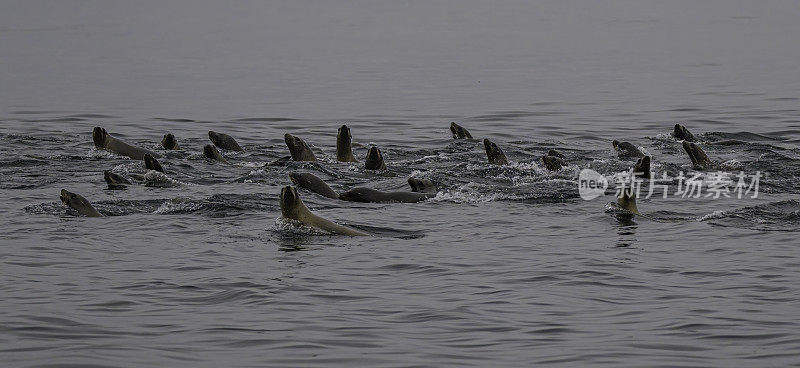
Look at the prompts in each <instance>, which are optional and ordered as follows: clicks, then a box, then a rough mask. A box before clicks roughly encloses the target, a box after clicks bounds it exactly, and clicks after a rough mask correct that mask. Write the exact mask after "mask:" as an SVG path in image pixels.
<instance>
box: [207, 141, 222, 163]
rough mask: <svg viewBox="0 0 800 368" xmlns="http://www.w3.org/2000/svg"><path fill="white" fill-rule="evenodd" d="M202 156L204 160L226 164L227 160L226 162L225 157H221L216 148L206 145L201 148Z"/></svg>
mask: <svg viewBox="0 0 800 368" xmlns="http://www.w3.org/2000/svg"><path fill="white" fill-rule="evenodd" d="M203 156H205V158H209V159H212V160H217V161H220V162H224V163H228V160H226V159H225V157H222V154H221V153H219V150H218V149H217V147H215V146H214V145H212V144H207V145H205V146H203Z"/></svg>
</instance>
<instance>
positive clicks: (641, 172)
mask: <svg viewBox="0 0 800 368" xmlns="http://www.w3.org/2000/svg"><path fill="white" fill-rule="evenodd" d="M633 176H634V177H639V178H642V179H650V156H644V157H642V158H640V159H639V160H637V161H636V164H635V165H633Z"/></svg>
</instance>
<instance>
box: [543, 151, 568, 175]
mask: <svg viewBox="0 0 800 368" xmlns="http://www.w3.org/2000/svg"><path fill="white" fill-rule="evenodd" d="M548 153H549V152H548ZM542 162H544V167H545V168H547V170H550V171H558V170H560V169H561V168H562V167H564V166H567V163H566V162H565V161H564V160H562V159H561V158H560V157H558V156H550V155H549V154H548V155H544V156H542Z"/></svg>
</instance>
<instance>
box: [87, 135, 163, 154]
mask: <svg viewBox="0 0 800 368" xmlns="http://www.w3.org/2000/svg"><path fill="white" fill-rule="evenodd" d="M92 140H93V141H94V146H95V148H97V149H104V150H106V151H109V152H113V153H116V154H118V155H122V156H128V157H130V158H132V159H134V160H141V159H143V158H144V154H145V153H149V154H150V155H152V156H153V157H161V156H159V155H158V154H157V153H155V152H151V151H149V150H146V149H144V148H140V147H136V146H131V145H130V144H127V143H125V142H123V141H121V140H119V139H117V138H114V137H112V136H111V134H108V132H106V130H105V129H103V128H101V127H95V128H94V130H92Z"/></svg>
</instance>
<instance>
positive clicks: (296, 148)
mask: <svg viewBox="0 0 800 368" xmlns="http://www.w3.org/2000/svg"><path fill="white" fill-rule="evenodd" d="M283 140H284V141H285V142H286V147H289V153H291V154H292V160H295V161H316V160H317V157H316V156H314V152H311V148H310V147H308V144H306V142H304V141H303V140H302V139H300V138H299V137H295V136H293V135H291V134H289V133H286V134H284V135H283Z"/></svg>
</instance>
